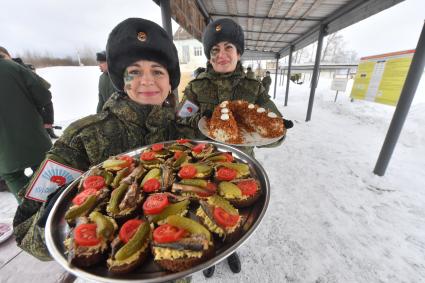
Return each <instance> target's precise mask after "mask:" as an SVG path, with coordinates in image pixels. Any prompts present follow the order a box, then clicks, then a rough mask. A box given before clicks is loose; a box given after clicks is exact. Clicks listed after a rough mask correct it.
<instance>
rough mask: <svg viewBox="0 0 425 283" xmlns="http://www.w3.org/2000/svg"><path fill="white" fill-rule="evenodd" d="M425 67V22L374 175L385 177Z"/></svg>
mask: <svg viewBox="0 0 425 283" xmlns="http://www.w3.org/2000/svg"><path fill="white" fill-rule="evenodd" d="M424 67H425V22H424V26H423V27H422V32H421V35H420V37H419V41H418V45H417V46H416V51H415V54H414V55H413V58H412V63H411V64H410V68H409V72H408V73H407V77H406V81H405V82H404V85H403V89H402V90H401V94H400V99H399V100H398V103H397V107H396V109H395V111H394V115H393V118H392V120H391V124H390V127H389V129H388V132H387V136H386V137H385V141H384V145H383V146H382V149H381V152H380V153H379V157H378V161H377V162H376V165H375V169H374V170H373V173H375V174H376V175H378V176H384V174H385V170H386V169H387V166H388V163H389V161H390V159H391V155H392V154H393V151H394V148H395V145H396V143H397V140H398V138H399V136H400V132H401V129H402V128H403V124H404V121H405V120H406V116H407V114H408V112H409V109H410V105H411V104H412V100H413V97H414V96H415V92H416V89H417V87H418V84H419V81H420V79H421V77H422V74H423V71H424Z"/></svg>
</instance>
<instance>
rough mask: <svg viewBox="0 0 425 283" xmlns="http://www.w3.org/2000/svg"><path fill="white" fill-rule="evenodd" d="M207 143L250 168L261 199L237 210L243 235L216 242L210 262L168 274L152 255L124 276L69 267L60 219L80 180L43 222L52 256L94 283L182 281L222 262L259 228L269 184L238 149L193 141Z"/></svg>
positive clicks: (101, 268)
mask: <svg viewBox="0 0 425 283" xmlns="http://www.w3.org/2000/svg"><path fill="white" fill-rule="evenodd" d="M173 142H174V141H168V142H164V144H166V145H167V144H171V143H173ZM201 142H204V143H205V142H208V143H211V144H214V145H215V146H216V147H217V149H218V151H225V152H229V151H230V152H232V153H233V156H234V157H235V159H236V160H237V161H243V162H245V163H247V164H248V165H249V166H250V169H251V175H252V176H253V177H254V178H256V179H257V180H258V181H259V182H260V185H261V189H262V196H261V197H260V198H259V200H258V201H257V202H256V203H255V204H254V205H252V206H251V207H249V208H243V209H239V212H240V214H241V215H244V216H245V219H246V221H245V223H244V226H243V230H244V232H243V233H242V235H241V236H240V238H239V239H237V240H236V241H234V242H232V243H229V244H223V243H220V242H219V241H215V242H214V244H215V247H216V250H215V255H214V257H213V258H211V259H210V260H208V261H206V262H204V263H202V264H199V265H197V266H194V267H192V268H190V269H188V270H185V271H181V272H176V273H172V272H169V271H164V270H162V269H161V268H160V267H159V266H158V265H156V264H155V263H154V262H153V258H152V256H150V257H149V258H148V259H147V261H146V262H145V263H144V264H143V265H142V266H141V267H140V268H138V269H136V270H135V271H132V272H131V273H129V274H125V275H113V274H111V273H109V272H108V270H107V267H106V264H105V265H98V266H94V267H90V268H79V267H76V266H72V265H69V264H68V262H67V258H66V255H65V247H64V244H63V241H64V240H65V238H66V235H67V234H68V232H69V227H68V225H67V223H66V221H65V219H64V215H65V212H66V211H67V210H68V208H69V206H70V203H71V200H72V198H73V197H74V196H75V193H76V191H77V190H76V189H75V187H76V186H77V185H78V183H79V181H80V178H82V177H84V174H83V176H81V177H80V178H78V179H76V180H75V181H74V182H72V183H71V184H70V185H69V186H68V187H67V188H66V189H65V190H64V191H63V192H62V194H61V196H60V197H59V198H58V200H57V201H56V203H55V205H54V206H53V208H52V210H51V213H50V215H49V217H48V219H47V223H46V229H45V236H46V244H47V248H48V249H49V252H50V254H51V255H52V257H53V258H54V259H55V260H56V261H57V262H58V263H59V264H60V265H61V266H62V267H63V268H65V269H66V270H67V271H69V272H70V273H72V274H74V275H75V276H77V277H80V278H83V279H86V280H92V281H98V282H143V283H150V282H151V283H154V282H165V281H169V280H175V279H178V278H182V277H185V276H188V275H190V274H192V273H194V272H197V271H200V270H203V269H206V268H208V267H210V266H212V265H214V264H216V263H218V262H220V261H222V260H223V259H225V258H226V257H227V256H229V255H231V254H232V253H233V252H234V251H235V250H236V249H237V248H239V247H240V246H242V245H243V244H244V243H245V242H246V241H247V240H248V238H249V237H250V236H251V235H252V234H253V233H254V231H255V230H256V229H257V228H258V227H259V224H260V223H261V220H262V219H263V217H264V214H265V213H266V210H267V207H268V204H269V199H270V185H269V180H268V177H267V174H266V172H265V171H264V169H263V167H262V166H261V165H260V163H258V161H256V160H255V159H253V158H252V157H250V156H248V155H247V154H245V153H244V152H242V151H240V150H239V149H237V148H235V147H232V146H229V145H225V144H222V143H218V142H214V141H199V140H198V141H193V143H195V144H196V143H201ZM147 147H149V145H148V146H144V147H141V148H139V149H137V150H133V151H129V152H127V153H125V154H128V155H131V156H134V155H138V154H140V153H141V152H142V151H143V150H144V149H146V148H147Z"/></svg>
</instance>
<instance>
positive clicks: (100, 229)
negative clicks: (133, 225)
mask: <svg viewBox="0 0 425 283" xmlns="http://www.w3.org/2000/svg"><path fill="white" fill-rule="evenodd" d="M89 218H90V220H91V221H93V222H96V226H97V228H96V234H97V235H100V236H102V237H103V238H105V239H110V238H111V237H112V236H113V235H114V231H115V226H116V223H115V220H113V219H112V218H110V217H107V216H105V215H103V214H102V213H100V212H98V211H93V212H92V213H90V215H89ZM112 221H113V222H112ZM114 224H115V225H114Z"/></svg>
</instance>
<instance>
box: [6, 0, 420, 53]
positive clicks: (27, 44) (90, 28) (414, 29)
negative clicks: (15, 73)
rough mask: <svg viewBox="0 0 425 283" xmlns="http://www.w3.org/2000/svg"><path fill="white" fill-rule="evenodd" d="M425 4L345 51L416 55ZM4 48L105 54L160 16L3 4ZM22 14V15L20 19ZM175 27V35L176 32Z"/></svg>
mask: <svg viewBox="0 0 425 283" xmlns="http://www.w3.org/2000/svg"><path fill="white" fill-rule="evenodd" d="M424 5H425V4H424V2H423V0H407V1H404V2H402V3H400V4H398V5H396V6H394V7H392V8H390V9H387V10H385V11H382V12H381V13H379V14H377V15H375V16H372V17H370V18H368V19H365V20H363V21H361V22H360V23H357V24H355V25H353V26H351V27H348V28H345V29H344V30H342V31H341V33H342V34H343V35H344V39H345V41H346V42H347V48H349V49H353V50H355V51H356V52H357V53H358V55H359V56H360V57H362V56H366V55H373V54H380V53H385V52H391V51H398V50H405V49H414V48H415V47H416V43H417V40H418V38H419V34H420V31H421V29H422V26H423V23H424V19H425V12H424V11H425V10H424V8H423V7H424ZM1 8H2V11H10V12H9V13H2V16H1V17H0V46H4V47H6V48H7V49H8V50H9V51H10V52H11V53H12V56H16V54H17V55H19V54H23V53H24V52H25V51H37V52H39V53H48V54H51V55H54V56H58V57H63V56H66V55H67V56H76V53H77V50H80V52H81V50H83V49H84V48H89V49H91V50H96V51H97V50H103V49H104V48H105V45H106V41H107V38H108V34H109V32H110V31H111V30H112V28H113V27H114V26H116V25H117V24H118V23H119V22H120V21H122V20H124V19H126V18H128V17H142V18H145V19H149V20H152V21H154V22H157V23H159V24H161V12H160V11H161V10H160V8H159V6H157V5H156V4H155V3H154V2H153V1H151V0H125V1H121V0H108V1H104V0H90V1H86V0H74V1H65V0H37V1H31V0H13V1H3V3H2V5H1ZM18 12H19V13H18ZM177 27H178V26H177V24H175V23H173V30H174V31H175V30H176V29H177Z"/></svg>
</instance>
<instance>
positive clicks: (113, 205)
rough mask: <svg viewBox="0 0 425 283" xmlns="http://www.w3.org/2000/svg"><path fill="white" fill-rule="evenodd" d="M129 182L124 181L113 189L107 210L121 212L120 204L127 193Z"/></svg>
mask: <svg viewBox="0 0 425 283" xmlns="http://www.w3.org/2000/svg"><path fill="white" fill-rule="evenodd" d="M128 186H129V185H128V184H127V183H122V184H121V185H120V186H119V187H118V188H116V189H115V190H113V191H112V193H111V199H110V200H109V203H108V206H107V207H106V211H108V212H111V213H118V212H119V208H118V206H119V204H120V202H121V200H122V198H123V197H124V195H125V193H126V192H127V189H128Z"/></svg>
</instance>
